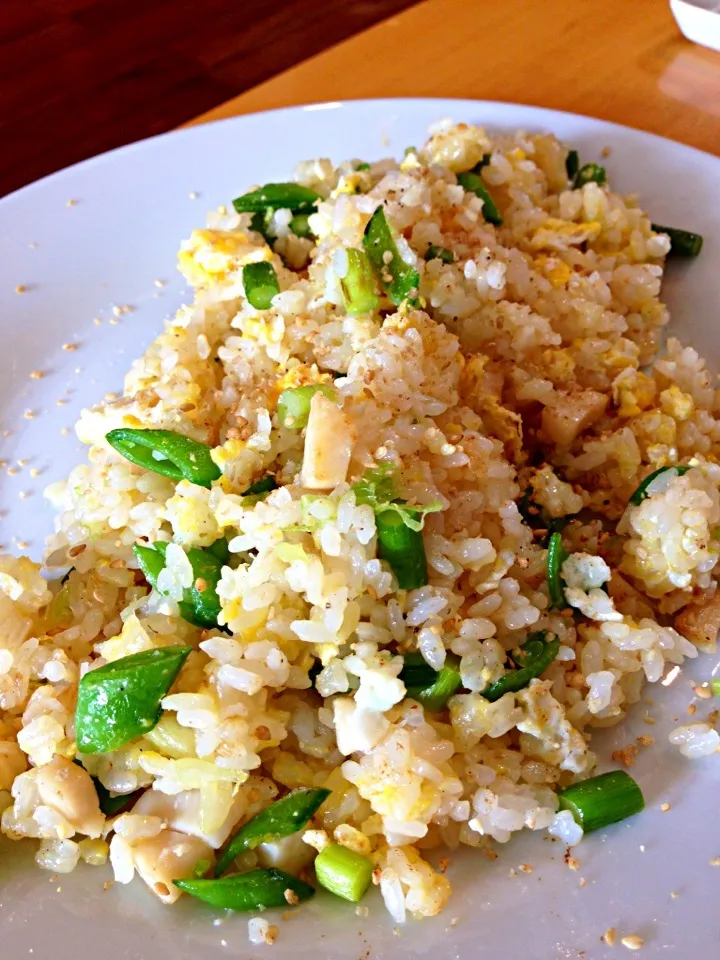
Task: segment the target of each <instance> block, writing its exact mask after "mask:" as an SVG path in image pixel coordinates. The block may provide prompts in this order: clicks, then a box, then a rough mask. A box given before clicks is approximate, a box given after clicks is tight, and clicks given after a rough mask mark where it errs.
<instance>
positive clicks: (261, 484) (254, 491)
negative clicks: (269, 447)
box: [241, 473, 278, 497]
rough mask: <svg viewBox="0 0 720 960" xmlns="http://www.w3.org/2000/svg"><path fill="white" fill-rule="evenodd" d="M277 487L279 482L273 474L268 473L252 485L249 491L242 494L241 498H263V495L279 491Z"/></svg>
mask: <svg viewBox="0 0 720 960" xmlns="http://www.w3.org/2000/svg"><path fill="white" fill-rule="evenodd" d="M277 487H278V482H277V480H276V479H275V477H274V476H273V475H272V474H271V473H268V474H267V475H266V476H264V477H262V478H261V479H260V480H256V481H255V483H251V484H250V486H249V487H248V488H247V490H246V491H245V492H244V493H243V494H241V496H243V497H257V496H261V495H262V494H263V493H270V491H271V490H277Z"/></svg>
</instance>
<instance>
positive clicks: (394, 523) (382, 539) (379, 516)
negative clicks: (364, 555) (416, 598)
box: [375, 510, 428, 590]
mask: <svg viewBox="0 0 720 960" xmlns="http://www.w3.org/2000/svg"><path fill="white" fill-rule="evenodd" d="M375 523H376V525H377V538H378V556H379V557H380V558H381V559H382V560H387V562H388V563H389V564H390V566H391V567H392V570H393V573H394V574H395V576H396V578H397V582H398V586H399V587H400V589H401V590H417V589H418V588H419V587H424V586H425V585H426V583H427V582H428V570H427V558H426V556H425V544H424V542H423V536H422V532H421V530H411V529H410V527H408V526H407V524H406V523H405V522H404V520H403V517H402V516H401V514H399V513H396V512H395V511H394V510H386V511H383V512H382V513H376V515H375Z"/></svg>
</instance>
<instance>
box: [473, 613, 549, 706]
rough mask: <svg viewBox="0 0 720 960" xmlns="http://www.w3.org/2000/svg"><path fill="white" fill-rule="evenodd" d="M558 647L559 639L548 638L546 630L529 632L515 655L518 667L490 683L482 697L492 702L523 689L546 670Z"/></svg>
mask: <svg viewBox="0 0 720 960" xmlns="http://www.w3.org/2000/svg"><path fill="white" fill-rule="evenodd" d="M559 649H560V641H559V640H558V638H557V637H551V638H550V639H549V640H548V639H547V634H546V631H544V630H541V631H539V632H538V633H533V634H531V635H530V637H529V638H528V639H527V640H526V641H525V643H524V644H523V645H522V646H521V647H520V649H519V651H518V652H517V654H516V655H515V661H516V663H517V664H518V669H517V670H509V671H508V672H507V673H506V674H505V676H504V677H500V679H499V680H496V681H495V683H491V684H490V686H489V687H488V688H487V689H486V690H485V691H484V693H483V697H485V699H486V700H490V701H492V702H494V701H495V700H499V699H500V697H502V696H504V695H505V694H506V693H516V692H517V691H518V690H523V689H524V688H525V687H526V686H527V685H528V684H529V683H530V681H531V680H534V679H535V678H536V677H539V676H540V675H541V674H543V673H544V672H545V670H547V668H548V667H549V666H550V664H551V663H552V662H553V660H554V659H555V658H556V657H557V655H558V650H559Z"/></svg>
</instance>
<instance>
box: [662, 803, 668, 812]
mask: <svg viewBox="0 0 720 960" xmlns="http://www.w3.org/2000/svg"><path fill="white" fill-rule="evenodd" d="M660 809H661V810H662V812H663V813H667V812H668V810H669V809H670V804H669V803H661V804H660Z"/></svg>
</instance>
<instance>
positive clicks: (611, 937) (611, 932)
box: [600, 927, 617, 947]
mask: <svg viewBox="0 0 720 960" xmlns="http://www.w3.org/2000/svg"><path fill="white" fill-rule="evenodd" d="M616 933H617V930H616V929H615V927H608V928H607V930H606V931H605V933H604V934H603V935H602V937H601V938H600V939H601V940H604V941H605V943H606V944H607V945H608V946H609V947H614V946H615V934H616Z"/></svg>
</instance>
